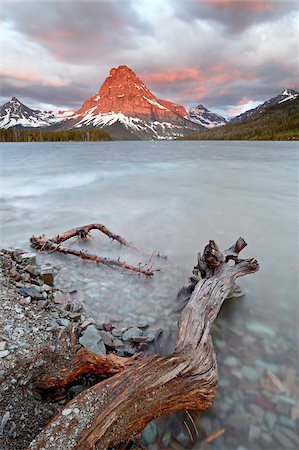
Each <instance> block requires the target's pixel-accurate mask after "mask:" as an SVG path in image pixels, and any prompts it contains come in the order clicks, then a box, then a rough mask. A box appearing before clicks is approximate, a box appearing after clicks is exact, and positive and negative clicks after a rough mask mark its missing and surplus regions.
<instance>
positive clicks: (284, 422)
mask: <svg viewBox="0 0 299 450" xmlns="http://www.w3.org/2000/svg"><path fill="white" fill-rule="evenodd" d="M278 420H279V422H280V423H281V425H284V426H285V427H289V428H293V429H295V428H296V424H295V422H293V421H292V419H290V418H289V417H287V416H284V415H280V416H279V417H278Z"/></svg>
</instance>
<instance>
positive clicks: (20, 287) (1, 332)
mask: <svg viewBox="0 0 299 450" xmlns="http://www.w3.org/2000/svg"><path fill="white" fill-rule="evenodd" d="M0 265H1V267H0V286H1V287H0V296H1V299H0V383H1V394H0V449H1V450H19V449H24V448H26V447H27V445H28V444H29V442H30V441H31V440H32V439H33V438H34V436H35V435H36V434H38V432H39V431H40V430H41V429H42V428H43V427H44V426H45V425H46V424H47V423H48V422H49V420H50V418H51V417H52V416H53V414H55V413H56V412H57V411H59V410H60V409H62V408H63V405H65V404H66V403H67V401H68V400H70V399H71V398H73V397H74V396H75V395H77V394H78V393H79V392H81V391H82V390H84V389H86V388H87V387H89V386H91V385H92V384H94V383H95V382H98V381H99V380H100V379H101V377H99V376H95V375H87V376H81V377H80V379H79V380H76V382H74V383H72V384H71V385H70V386H68V387H67V388H60V389H56V390H55V391H52V392H50V393H48V394H47V395H45V394H42V393H41V392H39V391H38V390H37V388H36V382H37V380H38V375H39V373H44V372H45V371H47V370H48V371H49V373H53V372H54V373H55V370H56V369H57V371H58V370H59V364H60V360H62V359H63V361H64V362H65V361H67V360H69V361H71V358H72V353H71V350H70V348H71V336H74V345H75V350H78V349H79V348H81V347H85V348H86V349H88V350H90V351H92V352H95V353H97V354H106V353H110V352H114V353H116V354H118V355H120V356H131V355H133V354H134V353H135V352H137V351H140V350H141V349H143V348H145V347H146V346H147V345H148V343H150V342H151V341H153V339H154V332H153V331H151V330H149V329H148V325H147V324H145V323H140V324H135V325H134V326H130V327H121V328H118V327H117V322H115V323H114V324H112V323H106V324H105V323H102V324H99V323H96V322H95V320H94V319H93V318H92V317H88V316H86V315H85V314H84V312H83V311H82V306H81V305H80V304H78V303H76V301H72V299H71V294H70V293H69V292H63V289H61V288H60V289H58V288H56V287H55V285H54V277H55V275H56V274H55V268H53V267H52V266H51V265H50V264H46V265H44V266H42V267H41V266H38V265H37V264H36V255H35V254H34V253H24V252H23V251H22V250H16V251H7V250H2V251H1V252H0ZM116 319H117V317H116ZM62 356H63V358H62Z"/></svg>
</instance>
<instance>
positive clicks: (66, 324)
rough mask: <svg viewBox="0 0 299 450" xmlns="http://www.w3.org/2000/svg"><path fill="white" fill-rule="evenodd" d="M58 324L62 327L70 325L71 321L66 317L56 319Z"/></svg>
mask: <svg viewBox="0 0 299 450" xmlns="http://www.w3.org/2000/svg"><path fill="white" fill-rule="evenodd" d="M57 323H58V325H61V326H63V327H70V325H71V322H70V321H69V320H68V319H60V318H59V319H57Z"/></svg>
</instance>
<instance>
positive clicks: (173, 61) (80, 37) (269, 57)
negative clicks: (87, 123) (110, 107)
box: [0, 0, 299, 117]
mask: <svg viewBox="0 0 299 450" xmlns="http://www.w3.org/2000/svg"><path fill="white" fill-rule="evenodd" d="M298 9H299V2H298V1H289V0H282V1H276V0H275V1H273V0H272V1H268V0H109V1H105V0H104V1H101V0H93V1H90V0H52V1H47V0H39V1H36V0H22V1H14V0H10V1H3V0H0V10H1V11H0V17H1V27H0V30H1V31H0V40H1V41H0V42H1V46H0V48H1V50H0V57H1V64H0V104H1V105H2V104H3V103H5V102H6V101H8V100H9V99H10V98H11V97H13V96H15V97H17V98H18V99H19V100H20V101H21V102H23V103H24V104H26V105H27V106H29V107H31V108H35V109H78V108H79V107H80V106H81V105H82V103H83V102H84V101H85V100H86V99H87V98H89V97H90V96H92V95H94V94H95V93H96V92H97V91H98V90H99V87H100V86H101V84H102V83H103V81H104V80H105V78H106V77H107V76H108V74H109V71H110V69H111V68H112V67H118V66H119V65H127V66H128V67H130V68H131V69H132V70H133V71H134V72H135V73H136V74H137V76H138V77H139V78H140V79H141V80H142V81H143V82H144V83H145V84H146V86H147V87H148V88H149V89H150V90H151V91H152V92H153V93H154V94H155V95H156V96H157V97H158V98H162V99H165V100H170V101H173V102H176V103H179V104H182V105H184V106H186V107H187V108H189V107H194V106H196V105H198V104H200V103H201V104H203V105H204V106H206V107H207V108H209V109H211V110H212V111H215V112H218V113H220V114H222V115H224V116H226V117H227V116H234V115H237V114H240V113H241V112H244V111H245V110H247V109H250V108H252V107H255V106H256V105H257V104H259V103H261V102H263V101H265V100H267V99H269V98H271V97H273V96H276V95H278V94H279V93H280V92H281V91H282V90H283V89H284V88H294V89H298V84H299V83H298V79H299V78H298V75H299V39H298V38H299V32H298V18H299V17H298Z"/></svg>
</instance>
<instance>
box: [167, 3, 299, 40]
mask: <svg viewBox="0 0 299 450" xmlns="http://www.w3.org/2000/svg"><path fill="white" fill-rule="evenodd" d="M172 5H173V7H174V10H175V15H176V16H177V17H178V18H180V20H184V21H187V22H188V23H190V22H193V21H198V20H210V21H213V22H216V23H217V24H218V26H219V25H220V26H222V27H223V31H226V32H228V33H232V34H235V33H237V34H238V33H242V32H244V31H245V30H246V29H247V28H248V27H251V26H252V25H254V24H258V23H265V22H273V21H275V20H277V19H280V18H281V17H282V16H283V15H286V14H289V13H290V12H292V11H298V2H297V1H296V0H284V1H277V0H240V1H239V0H184V2H182V1H180V0H173V3H172Z"/></svg>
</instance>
